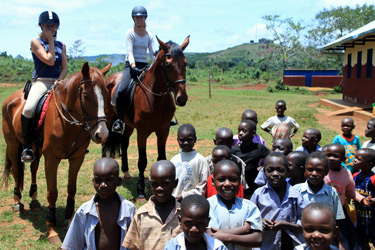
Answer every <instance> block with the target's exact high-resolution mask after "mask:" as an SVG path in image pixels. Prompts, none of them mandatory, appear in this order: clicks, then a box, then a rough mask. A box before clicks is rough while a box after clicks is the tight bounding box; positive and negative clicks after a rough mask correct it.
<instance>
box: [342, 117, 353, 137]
mask: <svg viewBox="0 0 375 250" xmlns="http://www.w3.org/2000/svg"><path fill="white" fill-rule="evenodd" d="M354 128H355V126H354V120H353V119H352V118H350V117H345V118H344V119H342V121H341V131H342V134H343V135H345V136H351V135H352V131H353V129H354Z"/></svg>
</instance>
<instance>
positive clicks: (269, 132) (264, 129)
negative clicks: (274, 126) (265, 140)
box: [262, 128, 272, 134]
mask: <svg viewBox="0 0 375 250" xmlns="http://www.w3.org/2000/svg"><path fill="white" fill-rule="evenodd" d="M262 129H263V131H264V132H266V133H268V134H272V132H271V130H269V129H268V128H262Z"/></svg>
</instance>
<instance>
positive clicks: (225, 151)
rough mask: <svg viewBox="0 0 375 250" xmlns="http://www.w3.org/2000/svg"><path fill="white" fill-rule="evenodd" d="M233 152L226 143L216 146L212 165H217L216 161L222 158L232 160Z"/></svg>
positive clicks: (213, 151)
mask: <svg viewBox="0 0 375 250" xmlns="http://www.w3.org/2000/svg"><path fill="white" fill-rule="evenodd" d="M231 156H232V154H231V153H230V149H229V148H228V147H227V146H225V145H219V146H216V147H215V148H214V149H213V150H212V159H211V161H212V165H213V166H214V167H215V165H216V163H218V162H219V161H221V160H224V159H226V160H230V158H231Z"/></svg>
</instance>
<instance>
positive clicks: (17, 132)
mask: <svg viewBox="0 0 375 250" xmlns="http://www.w3.org/2000/svg"><path fill="white" fill-rule="evenodd" d="M110 67H111V64H109V65H108V66H107V67H105V68H104V69H102V70H98V69H97V68H92V67H91V68H90V67H89V65H88V63H87V62H86V63H84V64H83V66H82V70H81V71H80V72H76V73H74V74H72V75H71V76H70V77H68V78H67V79H65V80H63V81H60V82H58V83H57V84H56V85H55V86H54V89H53V92H52V93H51V95H52V96H51V98H50V102H49V104H48V107H47V112H46V116H45V120H44V123H43V125H42V126H41V127H40V129H39V130H38V132H34V134H39V135H40V137H41V138H42V139H43V145H42V146H41V148H40V149H39V150H35V148H36V145H35V144H34V145H33V148H34V152H38V153H39V154H37V155H36V157H35V158H36V159H35V160H34V161H33V162H32V163H31V173H32V184H31V187H30V196H31V197H32V202H31V204H30V208H31V209H37V208H39V207H40V204H39V202H38V200H37V190H36V174H37V170H38V165H39V159H40V157H41V155H43V156H44V158H45V175H46V180H47V199H48V215H47V223H46V224H47V226H48V228H49V236H48V239H49V241H50V242H51V243H59V242H60V241H59V237H58V234H57V233H56V231H55V229H54V227H55V224H56V218H55V205H56V200H57V196H58V191H57V167H58V165H59V163H60V161H61V160H62V159H68V161H69V183H68V199H67V205H66V210H65V218H66V219H70V218H71V217H72V215H73V212H74V197H75V194H76V181H77V175H78V171H79V169H80V167H81V165H82V162H83V160H84V157H85V150H86V149H87V147H88V146H89V144H90V138H91V140H92V141H93V142H95V143H105V141H106V139H107V137H108V128H107V124H106V116H105V113H106V111H107V110H108V108H109V103H110V97H109V94H108V90H107V89H106V86H105V80H104V75H105V74H106V73H107V72H108V71H109V69H110ZM24 105H25V100H24V98H23V92H22V89H20V90H18V91H16V92H14V93H13V94H12V95H10V96H9V97H8V98H7V99H6V100H5V101H4V103H3V106H2V112H3V133H4V138H5V141H6V144H7V148H6V158H5V171H4V174H3V178H2V184H4V183H5V184H6V183H7V180H8V177H9V175H10V173H12V175H13V177H14V179H15V188H14V201H15V206H14V210H15V211H17V210H18V211H22V210H23V208H24V206H23V204H22V203H21V197H22V196H21V191H22V189H23V180H24V178H23V177H24V165H23V163H22V162H21V161H20V159H21V153H22V136H21V124H20V116H21V113H22V109H23V106H24ZM34 139H35V138H34Z"/></svg>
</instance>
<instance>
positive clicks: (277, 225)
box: [272, 220, 302, 232]
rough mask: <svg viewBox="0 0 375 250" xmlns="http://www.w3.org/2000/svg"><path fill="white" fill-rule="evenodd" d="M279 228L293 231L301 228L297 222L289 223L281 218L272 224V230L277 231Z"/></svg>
mask: <svg viewBox="0 0 375 250" xmlns="http://www.w3.org/2000/svg"><path fill="white" fill-rule="evenodd" d="M281 229H284V230H290V231H294V232H298V231H301V230H302V228H301V226H300V225H298V224H295V223H290V222H286V221H282V220H279V221H275V224H274V225H273V228H272V230H275V231H279V230H281Z"/></svg>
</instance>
